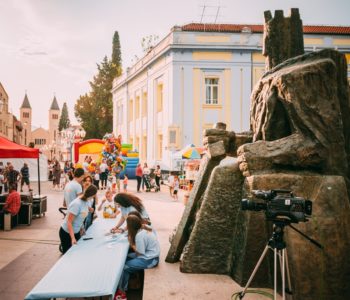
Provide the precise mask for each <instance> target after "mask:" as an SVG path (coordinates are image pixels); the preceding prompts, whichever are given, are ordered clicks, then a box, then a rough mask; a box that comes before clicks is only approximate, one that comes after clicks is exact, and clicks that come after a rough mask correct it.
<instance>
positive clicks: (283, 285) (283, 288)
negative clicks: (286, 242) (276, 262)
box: [281, 249, 286, 300]
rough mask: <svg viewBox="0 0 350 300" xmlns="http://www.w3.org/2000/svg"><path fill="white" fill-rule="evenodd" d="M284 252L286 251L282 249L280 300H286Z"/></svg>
mask: <svg viewBox="0 0 350 300" xmlns="http://www.w3.org/2000/svg"><path fill="white" fill-rule="evenodd" d="M285 250H286V249H282V250H281V251H282V264H281V269H282V272H281V275H282V299H283V300H285V299H286V274H285V270H286V269H285V266H286V262H285V255H286V253H285Z"/></svg>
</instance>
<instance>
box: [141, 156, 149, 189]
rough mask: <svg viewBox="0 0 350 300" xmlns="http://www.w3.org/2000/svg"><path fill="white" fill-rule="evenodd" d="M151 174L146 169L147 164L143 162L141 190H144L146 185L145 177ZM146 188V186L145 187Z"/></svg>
mask: <svg viewBox="0 0 350 300" xmlns="http://www.w3.org/2000/svg"><path fill="white" fill-rule="evenodd" d="M150 173H151V171H150V169H149V168H148V165H147V163H146V162H145V163H144V164H143V168H142V190H143V191H144V190H145V185H146V178H145V177H146V176H149V174H150ZM146 188H147V186H146Z"/></svg>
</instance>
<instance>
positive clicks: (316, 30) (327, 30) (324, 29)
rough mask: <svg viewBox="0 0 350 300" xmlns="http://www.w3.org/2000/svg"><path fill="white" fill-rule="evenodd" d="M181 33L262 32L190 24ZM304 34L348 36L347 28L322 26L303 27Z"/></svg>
mask: <svg viewBox="0 0 350 300" xmlns="http://www.w3.org/2000/svg"><path fill="white" fill-rule="evenodd" d="M181 29H182V31H201V32H241V31H242V29H248V30H249V29H250V30H251V32H253V33H262V32H264V26H263V25H256V24H255V25H254V24H203V23H190V24H186V25H184V26H182V27H181ZM304 33H313V34H341V35H350V27H349V26H324V25H305V26H304Z"/></svg>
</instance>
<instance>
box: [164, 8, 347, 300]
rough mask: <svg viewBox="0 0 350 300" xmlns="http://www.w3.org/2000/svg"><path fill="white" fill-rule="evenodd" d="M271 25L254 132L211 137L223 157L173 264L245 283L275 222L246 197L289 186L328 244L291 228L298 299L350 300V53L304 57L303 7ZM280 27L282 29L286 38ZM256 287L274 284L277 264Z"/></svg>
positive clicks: (314, 233)
mask: <svg viewBox="0 0 350 300" xmlns="http://www.w3.org/2000/svg"><path fill="white" fill-rule="evenodd" d="M265 20H266V24H265V34H264V37H265V41H264V54H265V55H266V56H267V69H269V71H268V72H267V73H265V74H264V76H263V77H262V78H261V80H260V81H259V82H258V84H257V85H256V86H255V88H254V90H253V92H252V96H251V118H250V120H251V129H252V132H251V133H250V134H234V133H232V132H227V131H226V130H225V128H224V126H223V125H222V124H221V125H220V126H219V127H221V128H220V129H213V130H208V131H206V132H205V138H204V142H205V143H206V144H207V147H208V149H211V151H212V153H216V154H215V155H214V156H211V155H206V156H205V158H204V160H203V162H202V166H203V168H202V170H204V171H203V172H202V174H203V176H202V177H200V178H199V180H198V181H196V183H195V186H194V189H193V192H192V194H191V196H190V201H189V203H188V205H187V207H186V210H185V213H184V215H183V218H182V220H181V222H180V225H179V229H178V231H177V232H176V234H175V238H174V240H173V241H172V245H171V248H170V250H169V253H168V256H167V261H168V262H175V261H177V260H179V259H180V256H181V254H182V260H181V264H180V268H181V271H183V272H194V273H197V272H198V273H217V274H227V275H230V276H232V277H233V279H234V280H235V281H237V283H239V284H241V285H244V284H245V283H246V282H247V280H248V278H249V275H250V274H251V272H252V270H253V268H254V266H255V264H256V262H257V260H258V258H259V256H260V254H261V252H262V250H263V249H264V247H265V245H266V242H267V240H268V238H269V237H270V235H271V224H270V223H268V222H266V221H265V218H264V214H263V213H262V212H250V211H248V212H246V211H244V212H243V211H241V210H240V202H241V199H242V197H246V196H249V195H250V194H251V191H252V190H255V189H262V190H270V189H289V190H292V191H293V192H294V193H295V195H297V196H299V197H304V198H306V199H310V200H311V201H312V202H313V214H312V217H311V220H310V221H309V222H306V223H299V224H297V225H296V227H297V228H298V229H300V230H301V231H303V232H305V233H306V234H308V235H309V236H311V237H312V238H314V239H316V240H318V241H319V242H320V243H321V244H323V246H324V250H322V251H321V250H319V249H317V248H314V246H313V245H312V244H310V243H309V242H308V241H306V240H305V239H304V238H303V237H301V236H299V235H296V234H295V233H294V232H289V231H288V230H287V232H286V242H287V249H288V253H289V264H290V269H291V275H292V285H293V289H294V294H293V297H294V299H339V300H340V299H344V295H348V294H350V255H349V253H350V206H349V191H350V184H349V182H350V180H349V179H350V167H349V164H350V118H349V116H350V103H349V87H348V83H347V64H346V60H345V56H344V55H343V54H341V53H339V52H338V51H335V50H330V49H327V50H322V51H319V52H313V53H308V54H304V55H299V56H295V55H298V54H302V53H303V44H302V34H301V33H300V32H302V31H301V30H302V23H301V20H300V18H299V13H298V11H297V10H296V9H294V10H292V14H291V16H290V17H289V18H283V14H281V13H280V12H279V11H277V12H276V14H275V17H274V18H272V17H271V13H270V12H265ZM278 24H283V26H282V25H281V26H282V27H281V28H282V29H281V30H280V32H279V31H278V30H277V28H278V26H279V25H278ZM292 24H294V25H295V27H293V26H294V25H293V26H292ZM292 27H293V29H292ZM278 41H280V42H281V43H282V44H279V43H278ZM289 48H293V49H289ZM293 56H295V57H293ZM286 59H287V60H286ZM215 149H216V150H215ZM235 149H238V150H237V156H238V158H237V161H234V162H229V163H224V162H225V160H223V158H224V156H225V155H223V151H224V152H226V155H228V156H232V155H234V152H235ZM214 150H215V151H214ZM216 155H217V156H216ZM215 157H216V160H215V163H214V160H213V159H214V158H215ZM208 166H210V167H208ZM180 241H181V242H180ZM253 286H259V287H271V286H272V264H271V260H270V259H267V260H265V261H264V263H263V265H262V267H261V268H260V269H259V271H258V273H257V275H256V277H255V280H254V281H253Z"/></svg>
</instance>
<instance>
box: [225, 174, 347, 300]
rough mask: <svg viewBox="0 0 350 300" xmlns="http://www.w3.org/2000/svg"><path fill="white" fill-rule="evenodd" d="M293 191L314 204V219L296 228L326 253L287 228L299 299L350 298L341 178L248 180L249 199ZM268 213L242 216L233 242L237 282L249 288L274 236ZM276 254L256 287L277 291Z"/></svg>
mask: <svg viewBox="0 0 350 300" xmlns="http://www.w3.org/2000/svg"><path fill="white" fill-rule="evenodd" d="M271 189H288V190H291V191H293V193H294V194H295V195H296V196H298V197H303V198H306V199H310V200H312V202H313V212H312V217H311V218H310V220H309V221H308V222H305V223H298V224H294V225H295V227H296V228H297V229H299V230H301V231H302V232H303V233H305V234H307V235H308V236H310V237H311V238H313V239H315V240H317V241H318V242H319V243H321V244H322V245H323V247H324V249H323V250H321V249H319V248H317V247H316V246H315V245H313V244H311V243H310V242H309V241H307V240H306V239H305V238H304V237H302V236H301V235H299V234H298V233H296V232H295V231H293V230H292V229H291V228H289V229H288V227H287V228H286V230H285V231H286V232H285V241H286V243H287V250H288V258H289V268H290V274H291V279H292V286H293V291H294V292H293V299H339V300H340V299H345V298H344V297H346V296H345V295H350V208H349V198H348V194H347V189H346V184H345V181H344V178H343V177H341V176H322V175H297V174H267V175H255V176H251V177H247V178H246V180H245V183H244V187H243V195H244V194H246V195H249V194H250V192H251V191H252V190H271ZM271 230H272V227H271V224H269V223H268V222H266V221H265V220H264V213H263V212H249V211H240V212H239V214H238V219H237V226H236V234H235V237H234V242H233V263H232V266H233V267H232V273H231V275H232V277H233V278H234V279H235V280H236V281H237V282H238V283H239V284H240V285H242V286H243V285H245V284H246V282H247V280H248V278H249V276H250V274H251V272H252V271H253V268H254V266H255V264H256V262H257V261H258V259H259V257H260V254H261V253H262V251H263V248H264V246H265V245H266V243H267V241H268V238H269V237H270V235H271ZM271 258H272V251H271V254H269V257H268V258H267V259H265V262H264V265H263V266H262V267H261V268H260V270H259V276H258V277H257V281H255V282H253V286H260V287H262V286H269V287H272V286H271V279H272V271H273V265H272V260H271Z"/></svg>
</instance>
